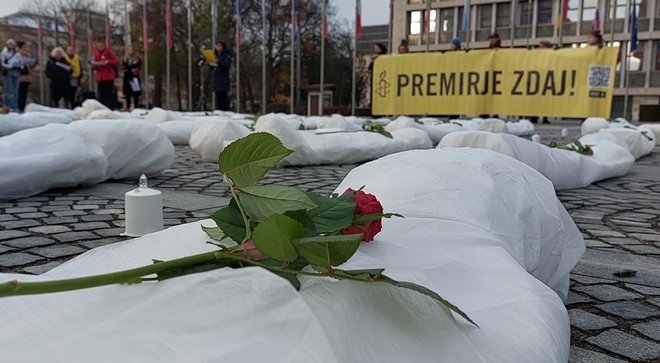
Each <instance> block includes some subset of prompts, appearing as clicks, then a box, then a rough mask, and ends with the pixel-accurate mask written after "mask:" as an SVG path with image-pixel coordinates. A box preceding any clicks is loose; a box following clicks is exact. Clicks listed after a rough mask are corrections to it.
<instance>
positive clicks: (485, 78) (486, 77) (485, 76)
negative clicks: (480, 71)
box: [481, 71, 490, 95]
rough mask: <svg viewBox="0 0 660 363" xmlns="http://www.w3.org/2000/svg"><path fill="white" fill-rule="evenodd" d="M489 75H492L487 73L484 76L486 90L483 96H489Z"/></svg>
mask: <svg viewBox="0 0 660 363" xmlns="http://www.w3.org/2000/svg"><path fill="white" fill-rule="evenodd" d="M489 73H490V72H489V71H486V73H485V74H484V89H483V90H481V94H482V95H487V94H488V79H489V77H488V75H489Z"/></svg>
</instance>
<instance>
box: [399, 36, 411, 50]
mask: <svg viewBox="0 0 660 363" xmlns="http://www.w3.org/2000/svg"><path fill="white" fill-rule="evenodd" d="M409 51H410V48H408V41H407V40H405V39H401V43H399V54H406V53H408V52H409Z"/></svg>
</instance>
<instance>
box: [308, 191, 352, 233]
mask: <svg viewBox="0 0 660 363" xmlns="http://www.w3.org/2000/svg"><path fill="white" fill-rule="evenodd" d="M307 195H308V196H309V198H310V199H311V200H312V202H313V203H314V204H316V205H317V207H316V208H314V209H311V210H309V211H308V213H309V216H310V217H311V218H312V220H313V221H314V225H315V226H316V231H317V232H318V233H328V232H336V231H339V230H342V229H344V228H346V227H348V226H350V225H351V223H352V222H353V215H354V214H355V196H354V195H353V193H350V194H347V195H344V196H341V197H338V198H327V197H324V196H321V195H318V194H315V193H307Z"/></svg>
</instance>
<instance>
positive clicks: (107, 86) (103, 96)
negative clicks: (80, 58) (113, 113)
mask: <svg viewBox="0 0 660 363" xmlns="http://www.w3.org/2000/svg"><path fill="white" fill-rule="evenodd" d="M90 64H91V65H92V69H93V70H94V72H96V75H95V76H94V78H95V79H96V84H97V85H98V89H97V93H98V94H97V98H98V100H99V101H100V102H101V103H102V104H104V105H105V106H106V107H108V108H109V109H111V110H113V109H115V108H116V106H117V104H116V103H117V102H116V101H117V100H116V97H115V96H114V94H113V89H112V88H113V87H114V84H115V79H116V78H117V74H116V72H115V68H116V67H118V66H119V60H118V59H117V56H115V55H114V53H112V51H111V50H110V49H108V48H106V46H105V42H104V41H103V38H98V39H96V52H95V53H94V60H91V61H90Z"/></svg>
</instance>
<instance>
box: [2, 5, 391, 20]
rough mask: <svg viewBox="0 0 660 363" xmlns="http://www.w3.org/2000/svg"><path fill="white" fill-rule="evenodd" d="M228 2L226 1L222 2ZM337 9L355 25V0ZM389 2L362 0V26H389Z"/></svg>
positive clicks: (12, 8)
mask: <svg viewBox="0 0 660 363" xmlns="http://www.w3.org/2000/svg"><path fill="white" fill-rule="evenodd" d="M220 1H226V0H220ZM22 3H23V1H20V0H0V16H5V15H8V14H11V13H14V12H16V11H18V8H19V7H20V6H21V4H22ZM330 3H332V4H333V5H334V6H335V7H336V8H337V13H338V14H337V15H339V16H340V17H342V18H344V19H346V20H347V21H348V22H349V24H351V25H352V24H353V21H354V19H355V0H330ZM388 12H389V8H388V0H362V25H382V24H387V19H388V17H389V14H388Z"/></svg>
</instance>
